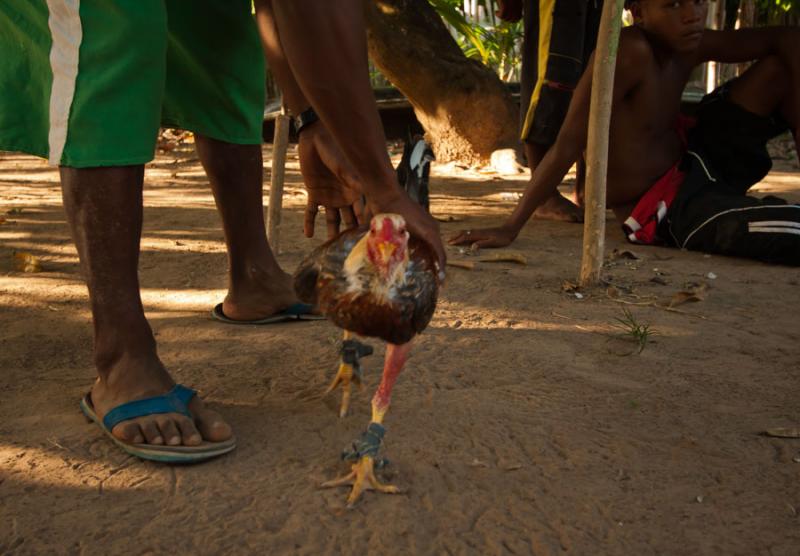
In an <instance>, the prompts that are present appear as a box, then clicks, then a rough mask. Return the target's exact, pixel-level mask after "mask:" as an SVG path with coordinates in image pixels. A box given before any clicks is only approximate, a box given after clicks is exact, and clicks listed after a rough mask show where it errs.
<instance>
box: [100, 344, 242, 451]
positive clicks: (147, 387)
mask: <svg viewBox="0 0 800 556" xmlns="http://www.w3.org/2000/svg"><path fill="white" fill-rule="evenodd" d="M173 386H175V382H174V381H173V380H172V378H171V377H170V376H169V374H168V373H167V371H166V369H164V366H163V365H162V364H161V362H160V361H159V360H158V358H157V357H154V356H150V357H144V358H143V357H132V356H128V355H123V356H122V357H120V358H119V360H118V361H117V362H116V363H115V364H114V365H113V367H112V369H111V371H110V372H109V373H108V378H107V379H105V380H102V379H99V378H98V379H97V381H96V382H95V384H94V386H93V387H92V395H91V398H92V405H93V406H94V410H95V412H96V413H97V415H98V417H100V418H101V419H102V418H103V417H105V415H106V414H107V413H108V412H109V411H111V410H112V409H114V408H115V407H117V406H119V405H120V404H123V403H126V402H130V401H134V400H139V399H143V398H149V397H151V396H159V395H162V394H166V393H167V392H169V391H170V390H171V389H172V387H173ZM189 410H190V411H191V412H192V415H193V416H194V420H192V419H191V418H190V417H187V416H185V415H182V414H180V413H161V414H156V415H148V416H144V417H137V418H135V419H130V420H127V421H122V422H121V423H118V424H117V425H116V426H115V427H114V428H113V429H112V430H111V434H113V435H114V436H115V437H117V438H118V439H120V440H122V441H123V442H127V443H133V444H156V445H168V446H178V445H184V446H197V445H199V444H201V443H202V442H203V440H206V441H209V442H221V441H223V440H227V439H229V438H230V437H231V436H232V435H233V431H232V430H231V427H230V425H228V424H227V423H226V422H225V421H224V420H223V419H222V417H221V416H220V415H219V414H218V413H216V412H215V411H211V410H210V409H207V408H206V407H205V406H204V405H203V402H202V400H200V399H199V398H198V397H197V396H195V397H194V398H192V400H191V401H190V402H189Z"/></svg>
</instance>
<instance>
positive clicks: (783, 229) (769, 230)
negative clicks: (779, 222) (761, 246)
mask: <svg viewBox="0 0 800 556" xmlns="http://www.w3.org/2000/svg"><path fill="white" fill-rule="evenodd" d="M747 231H748V232H750V233H751V234H796V235H799V236H800V228H790V227H787V226H753V225H752V224H749V225H748V226H747Z"/></svg>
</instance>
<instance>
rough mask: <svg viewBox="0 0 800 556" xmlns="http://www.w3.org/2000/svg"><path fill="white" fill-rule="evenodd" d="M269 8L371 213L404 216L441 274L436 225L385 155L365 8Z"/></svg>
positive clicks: (301, 82)
mask: <svg viewBox="0 0 800 556" xmlns="http://www.w3.org/2000/svg"><path fill="white" fill-rule="evenodd" d="M267 3H270V2H267ZM271 8H272V12H273V14H274V17H275V21H276V28H277V29H278V30H279V31H280V43H281V45H282V46H283V50H284V52H285V54H286V60H287V61H288V64H289V67H290V68H291V70H292V75H293V76H294V78H295V80H296V82H297V84H298V86H299V88H300V90H301V91H302V92H303V94H304V96H305V98H306V99H307V100H308V102H309V103H310V105H311V106H313V107H314V110H315V111H316V112H317V114H319V117H320V119H321V120H322V121H323V122H324V123H325V127H326V128H327V129H328V131H329V132H330V134H331V136H333V138H334V139H335V140H336V143H337V144H338V146H339V148H341V150H342V152H343V153H344V155H345V157H346V158H347V161H348V162H349V163H350V167H352V168H353V170H354V172H355V174H356V175H357V176H358V180H359V185H360V186H361V188H362V189H363V191H364V193H365V194H366V196H367V203H368V204H369V205H370V208H371V209H372V210H373V212H394V213H397V214H401V215H402V216H403V217H404V218H405V219H406V222H407V224H408V228H409V231H410V232H411V233H412V234H413V235H415V236H417V237H419V238H421V239H423V240H424V241H426V242H427V243H429V244H430V245H431V246H432V247H433V249H434V250H435V251H436V254H437V256H438V259H439V264H440V268H441V271H442V272H444V264H445V260H446V255H445V251H444V246H443V245H442V240H441V237H440V236H439V227H438V225H437V224H436V221H435V220H433V218H432V217H431V216H430V215H429V214H427V213H426V212H425V211H424V210H423V209H422V207H420V206H419V205H417V204H416V203H414V202H413V201H412V200H411V199H410V198H409V197H408V195H406V193H405V192H404V191H403V190H402V189H401V188H400V185H399V184H398V183H397V177H396V175H395V172H394V168H393V167H392V164H391V161H390V160H389V155H388V153H387V152H386V138H385V136H384V134H383V126H382V125H381V121H380V117H379V115H378V109H377V105H376V104H375V97H374V95H373V93H372V87H371V86H370V83H369V67H368V62H367V43H366V29H365V23H364V8H363V4H362V2H361V1H360V0H337V1H336V2H319V1H317V0H292V1H291V2H274V3H271Z"/></svg>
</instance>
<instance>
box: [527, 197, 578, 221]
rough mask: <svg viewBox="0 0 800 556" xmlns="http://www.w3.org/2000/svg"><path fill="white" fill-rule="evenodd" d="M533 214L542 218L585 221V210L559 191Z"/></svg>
mask: <svg viewBox="0 0 800 556" xmlns="http://www.w3.org/2000/svg"><path fill="white" fill-rule="evenodd" d="M533 216H534V217H536V218H540V219H542V220H557V221H560V222H583V210H581V209H579V208H578V207H576V206H575V205H574V204H573V203H571V202H570V201H569V200H568V199H567V198H565V197H564V196H563V195H561V193H558V192H556V193H555V194H553V196H551V197H550V198H549V199H547V200H546V201H545V202H544V203H542V204H541V205H539V207H538V208H537V209H536V212H534V213H533Z"/></svg>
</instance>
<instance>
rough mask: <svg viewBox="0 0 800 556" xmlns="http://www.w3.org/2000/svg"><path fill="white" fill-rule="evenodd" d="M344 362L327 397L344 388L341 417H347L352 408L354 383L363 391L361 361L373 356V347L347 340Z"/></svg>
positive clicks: (340, 365)
mask: <svg viewBox="0 0 800 556" xmlns="http://www.w3.org/2000/svg"><path fill="white" fill-rule="evenodd" d="M341 354H342V362H341V363H340V364H339V371H338V372H337V373H336V376H335V377H333V381H332V382H331V384H330V386H328V389H327V390H326V391H325V395H328V394H330V393H331V392H333V391H334V390H335V389H336V388H337V387H339V386H341V388H342V405H341V406H340V408H339V417H344V416H345V415H347V410H348V409H349V408H350V394H351V391H352V386H351V385H352V383H355V384H357V385H358V386H359V388H361V389H363V387H364V386H363V384H362V383H361V365H360V363H359V360H360V359H361V358H362V357H366V356H367V355H371V354H372V346H370V345H367V344H364V343H361V342H359V341H358V340H354V339H345V340H344V342H343V343H342V350H341Z"/></svg>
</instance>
